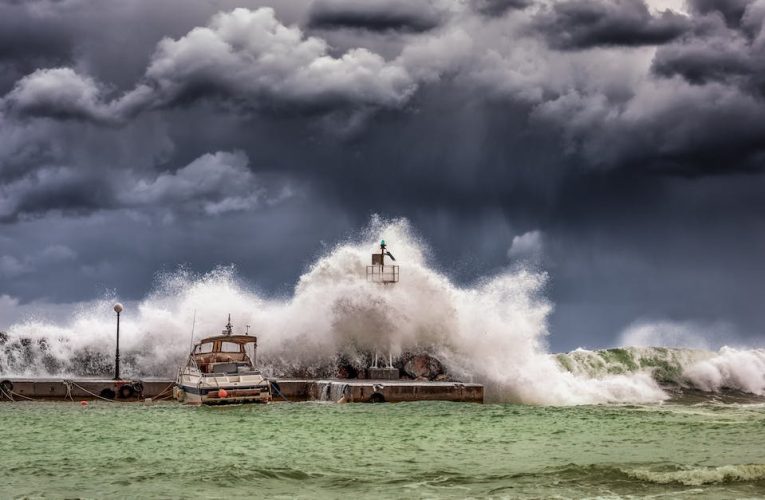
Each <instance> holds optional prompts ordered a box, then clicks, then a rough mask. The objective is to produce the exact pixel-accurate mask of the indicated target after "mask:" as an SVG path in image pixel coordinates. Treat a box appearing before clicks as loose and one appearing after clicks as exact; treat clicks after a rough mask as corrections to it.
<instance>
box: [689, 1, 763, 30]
mask: <svg viewBox="0 0 765 500" xmlns="http://www.w3.org/2000/svg"><path fill="white" fill-rule="evenodd" d="M753 3H755V2H753V0H688V5H689V7H690V8H691V10H693V11H694V12H698V13H700V14H714V13H717V14H720V15H721V16H722V17H723V18H724V19H725V22H726V23H728V24H729V25H731V26H736V25H738V24H739V23H740V22H741V18H742V17H743V15H744V12H745V11H746V9H747V7H749V5H751V4H753Z"/></svg>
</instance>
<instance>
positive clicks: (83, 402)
mask: <svg viewBox="0 0 765 500" xmlns="http://www.w3.org/2000/svg"><path fill="white" fill-rule="evenodd" d="M80 406H82V407H85V406H88V402H87V401H85V400H82V401H80Z"/></svg>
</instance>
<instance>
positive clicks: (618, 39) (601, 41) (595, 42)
mask: <svg viewBox="0 0 765 500" xmlns="http://www.w3.org/2000/svg"><path fill="white" fill-rule="evenodd" d="M535 24H536V27H537V29H538V30H539V31H540V32H541V33H542V34H543V35H544V36H545V38H546V39H547V41H548V43H549V44H550V45H551V46H553V47H555V48H557V49H562V50H575V49H587V48H591V47H601V46H639V45H658V44H662V43H666V42H668V41H670V40H672V39H674V38H677V37H678V36H680V35H682V34H683V33H685V32H686V31H687V30H688V29H689V27H690V23H689V21H688V19H687V18H686V17H685V16H683V15H680V14H677V13H674V12H671V11H668V10H666V11H664V12H662V13H660V14H658V15H652V14H651V13H650V12H649V11H648V6H647V5H646V4H645V2H644V0H566V1H563V2H556V3H554V4H553V5H552V7H551V8H550V9H549V10H545V11H543V12H542V13H540V14H539V15H538V16H537V17H536V20H535Z"/></svg>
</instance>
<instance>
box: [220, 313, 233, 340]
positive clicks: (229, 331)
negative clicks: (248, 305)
mask: <svg viewBox="0 0 765 500" xmlns="http://www.w3.org/2000/svg"><path fill="white" fill-rule="evenodd" d="M233 331H234V327H233V326H231V313H228V323H226V329H225V330H223V335H231V334H232V333H233Z"/></svg>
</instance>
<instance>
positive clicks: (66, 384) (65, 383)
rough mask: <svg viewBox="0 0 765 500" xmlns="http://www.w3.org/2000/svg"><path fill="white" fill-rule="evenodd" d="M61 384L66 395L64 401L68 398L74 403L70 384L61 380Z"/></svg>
mask: <svg viewBox="0 0 765 500" xmlns="http://www.w3.org/2000/svg"><path fill="white" fill-rule="evenodd" d="M62 382H63V383H64V387H66V395H65V396H64V399H66V398H69V399H70V400H72V401H74V398H73V397H72V383H71V382H70V381H68V380H62Z"/></svg>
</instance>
